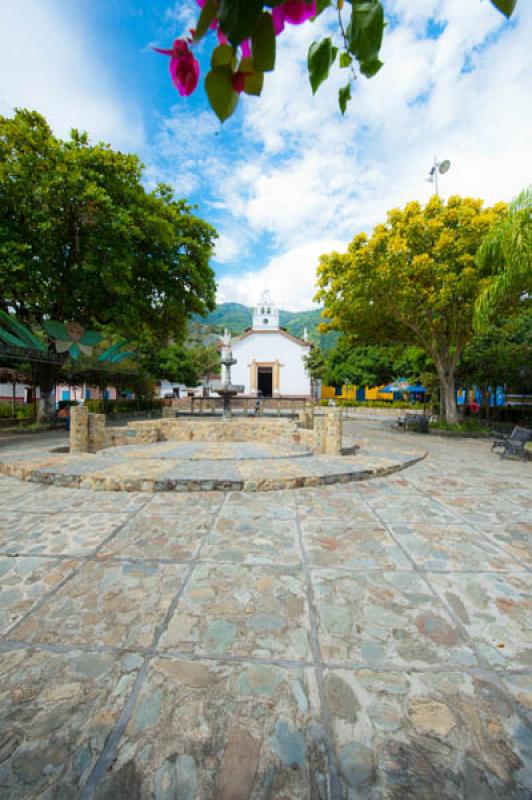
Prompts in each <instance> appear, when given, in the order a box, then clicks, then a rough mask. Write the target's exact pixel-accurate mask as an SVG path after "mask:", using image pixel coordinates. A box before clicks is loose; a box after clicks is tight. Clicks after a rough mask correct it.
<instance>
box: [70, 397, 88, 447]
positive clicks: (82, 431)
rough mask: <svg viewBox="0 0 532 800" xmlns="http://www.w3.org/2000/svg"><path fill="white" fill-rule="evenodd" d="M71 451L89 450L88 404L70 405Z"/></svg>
mask: <svg viewBox="0 0 532 800" xmlns="http://www.w3.org/2000/svg"><path fill="white" fill-rule="evenodd" d="M69 451H70V452H71V453H88V451H89V411H88V409H87V408H86V406H71V407H70V437H69Z"/></svg>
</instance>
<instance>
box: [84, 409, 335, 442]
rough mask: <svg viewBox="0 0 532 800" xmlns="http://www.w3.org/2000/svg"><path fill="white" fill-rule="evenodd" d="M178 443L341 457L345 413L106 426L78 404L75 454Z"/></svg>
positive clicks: (308, 411) (310, 412) (102, 418)
mask: <svg viewBox="0 0 532 800" xmlns="http://www.w3.org/2000/svg"><path fill="white" fill-rule="evenodd" d="M161 441H178V442H267V443H276V444H280V445H290V444H303V445H306V446H307V447H309V448H311V449H312V450H313V451H314V453H316V454H327V455H341V453H342V415H341V410H340V409H339V408H328V409H327V410H326V412H325V413H324V414H321V415H319V416H315V415H314V410H313V408H312V406H311V404H307V406H306V407H305V408H304V410H303V411H302V412H301V413H300V420H299V422H296V421H295V420H291V419H286V418H283V417H279V418H275V417H274V418H271V417H253V418H251V419H249V418H247V417H233V418H232V419H215V420H213V419H209V418H208V417H203V418H202V417H198V418H194V419H190V418H183V417H180V418H175V417H174V418H171V417H164V418H163V419H148V420H142V421H141V420H138V421H137V420H135V421H131V422H129V423H128V425H127V427H120V428H106V427H105V415H104V414H91V413H89V412H88V411H87V409H86V407H84V406H73V407H72V416H71V426H70V452H71V453H96V452H98V451H99V450H102V449H103V448H107V447H119V446H124V445H139V444H141V445H142V444H154V443H155V442H161Z"/></svg>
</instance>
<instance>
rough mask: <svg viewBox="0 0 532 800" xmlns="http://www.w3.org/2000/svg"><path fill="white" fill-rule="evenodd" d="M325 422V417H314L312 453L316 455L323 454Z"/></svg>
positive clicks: (325, 435)
mask: <svg viewBox="0 0 532 800" xmlns="http://www.w3.org/2000/svg"><path fill="white" fill-rule="evenodd" d="M326 422H327V420H326V418H325V417H321V416H320V417H314V452H315V453H316V454H318V455H320V454H322V453H325V445H326V439H327V432H326Z"/></svg>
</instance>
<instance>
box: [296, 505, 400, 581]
mask: <svg viewBox="0 0 532 800" xmlns="http://www.w3.org/2000/svg"><path fill="white" fill-rule="evenodd" d="M301 532H302V535H303V543H304V546H305V550H306V552H307V556H308V561H309V564H311V565H312V566H314V567H330V568H331V569H333V568H334V569H353V570H362V571H366V570H372V569H387V570H389V569H392V570H393V569H400V570H405V569H406V570H409V569H412V565H411V563H410V561H409V560H408V558H407V557H406V556H405V555H404V553H403V552H402V550H401V548H400V547H399V546H398V545H397V544H396V542H395V541H394V540H393V539H392V537H391V536H390V534H389V533H388V532H387V531H386V529H385V528H384V527H383V526H382V525H381V524H379V522H378V521H377V520H375V519H374V521H373V522H366V520H365V519H364V518H363V519H362V521H360V522H359V521H358V519H355V520H353V519H351V518H348V519H346V520H345V522H340V521H339V520H338V519H333V520H326V521H322V520H320V519H319V518H318V519H314V520H310V519H309V520H304V521H303V522H302V523H301Z"/></svg>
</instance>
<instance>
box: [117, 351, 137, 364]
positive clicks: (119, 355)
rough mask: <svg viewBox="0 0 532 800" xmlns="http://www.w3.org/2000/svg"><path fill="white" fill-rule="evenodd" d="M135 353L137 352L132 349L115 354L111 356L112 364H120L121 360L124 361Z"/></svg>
mask: <svg viewBox="0 0 532 800" xmlns="http://www.w3.org/2000/svg"><path fill="white" fill-rule="evenodd" d="M134 355H135V353H133V352H131V351H129V352H125V353H117V354H116V355H114V356H113V357H112V358H111V363H112V364H120V362H121V361H124V360H125V359H126V358H131V357H132V356H134Z"/></svg>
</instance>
